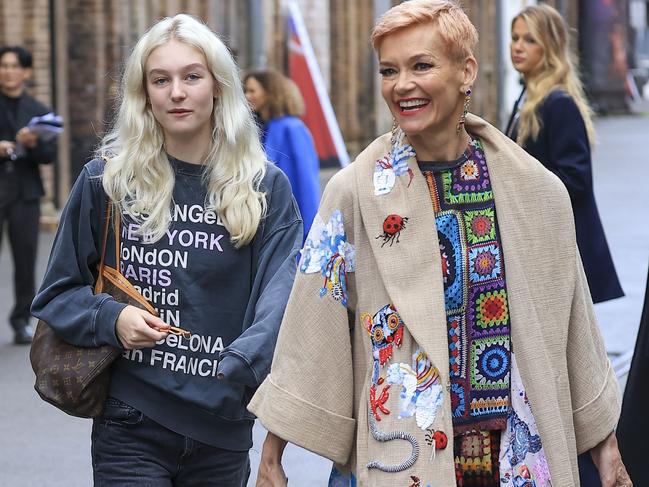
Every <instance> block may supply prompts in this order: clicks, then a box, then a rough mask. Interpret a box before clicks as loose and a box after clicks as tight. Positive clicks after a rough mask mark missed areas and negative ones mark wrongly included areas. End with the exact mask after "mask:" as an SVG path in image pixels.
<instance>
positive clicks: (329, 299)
mask: <svg viewBox="0 0 649 487" xmlns="http://www.w3.org/2000/svg"><path fill="white" fill-rule="evenodd" d="M352 166H353V165H352ZM352 166H349V168H347V169H345V170H342V171H340V172H339V173H338V174H336V175H335V176H334V178H333V179H332V181H331V182H330V183H329V185H328V186H327V188H326V190H325V192H324V195H323V200H322V203H321V205H320V208H319V210H318V214H317V216H316V219H315V221H314V224H313V226H312V228H311V231H310V233H309V236H308V237H307V241H306V243H305V247H304V249H303V250H302V258H301V262H300V266H299V269H300V270H299V272H298V274H297V277H296V279H295V282H294V285H293V289H292V291H291V295H290V298H289V301H288V305H287V308H286V313H285V314H284V320H283V321H282V326H281V328H280V333H279V338H278V342H277V347H276V349H275V355H274V357H273V364H272V367H271V372H270V375H269V376H268V377H267V378H266V380H265V381H264V382H263V384H262V385H261V387H260V388H259V389H258V391H257V393H256V394H255V396H254V397H253V399H252V401H251V402H250V404H249V406H248V409H249V410H250V411H251V412H252V413H254V414H255V415H257V416H258V417H259V418H260V419H261V422H262V423H263V424H264V426H265V427H266V428H267V429H268V430H269V431H271V432H273V433H275V434H276V435H278V436H280V437H281V438H284V439H285V440H288V441H290V442H291V443H295V444H297V445H300V446H301V447H303V448H306V449H308V450H311V451H313V452H315V453H317V454H319V455H322V456H324V457H327V458H329V459H331V460H333V461H335V462H337V463H340V464H344V463H345V462H346V460H347V457H348V456H349V454H350V452H351V448H352V443H353V438H354V431H355V419H354V418H353V397H354V393H353V386H354V383H353V369H352V347H351V339H350V325H349V319H350V318H349V315H348V309H347V307H346V304H348V301H347V300H346V299H350V298H351V295H349V296H347V295H346V294H345V293H346V292H348V291H349V289H350V287H351V286H352V285H353V283H352V282H351V280H352V279H353V273H352V272H351V270H352V269H353V242H351V236H352V235H353V230H352V229H353V226H354V221H353V211H352V210H353V209H352V196H351V191H350V188H349V185H350V184H352V183H351V181H353V175H352V174H350V172H349V171H348V169H351V167H352ZM343 253H344V255H345V263H344V264H343V263H342V262H341V260H340V256H341V255H342V254H343ZM341 266H342V268H343V269H345V268H346V273H345V274H342V273H341V274H339V275H338V277H337V278H336V277H335V276H332V273H330V272H329V271H331V270H332V269H333V268H336V269H339V270H340V269H341ZM342 272H345V271H344V270H343V271H342ZM325 275H326V276H328V277H327V278H325ZM331 279H333V280H335V281H336V283H337V285H339V287H338V288H336V286H333V288H330V287H328V284H327V283H328V282H329V283H331ZM332 291H338V292H337V293H336V292H332Z"/></svg>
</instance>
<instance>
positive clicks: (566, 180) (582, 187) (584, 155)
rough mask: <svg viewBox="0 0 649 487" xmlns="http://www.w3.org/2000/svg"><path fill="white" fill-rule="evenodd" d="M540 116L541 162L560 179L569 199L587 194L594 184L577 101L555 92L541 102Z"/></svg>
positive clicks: (585, 134)
mask: <svg viewBox="0 0 649 487" xmlns="http://www.w3.org/2000/svg"><path fill="white" fill-rule="evenodd" d="M541 118H542V124H543V129H544V133H545V137H544V141H545V142H546V144H547V145H546V150H547V154H546V157H543V158H541V161H542V162H543V163H544V164H545V165H546V167H547V168H548V169H550V171H552V172H553V173H554V174H556V175H557V176H558V177H559V179H561V181H562V182H563V184H564V185H565V186H566V188H567V189H568V193H569V194H570V199H571V200H576V199H579V198H581V197H583V196H585V195H587V194H589V193H590V192H591V191H592V185H593V176H592V166H591V154H590V144H589V142H588V133H587V132H586V125H585V124H584V119H583V117H582V116H581V113H580V112H579V108H578V107H577V104H576V103H575V101H574V100H573V99H572V97H571V96H569V95H568V94H566V93H564V92H563V91H555V92H553V93H551V94H550V95H548V98H547V100H546V101H545V102H544V103H543V106H542V109H541ZM544 159H545V160H544Z"/></svg>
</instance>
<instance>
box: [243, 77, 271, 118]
mask: <svg viewBox="0 0 649 487" xmlns="http://www.w3.org/2000/svg"><path fill="white" fill-rule="evenodd" d="M244 92H245V94H246V100H248V103H250V108H252V109H253V110H254V111H256V112H260V111H261V110H262V109H263V108H264V105H266V102H267V101H268V95H267V94H266V90H264V87H263V86H261V83H260V82H259V81H257V79H256V78H254V77H252V76H250V77H249V78H248V79H247V80H246V83H245V86H244Z"/></svg>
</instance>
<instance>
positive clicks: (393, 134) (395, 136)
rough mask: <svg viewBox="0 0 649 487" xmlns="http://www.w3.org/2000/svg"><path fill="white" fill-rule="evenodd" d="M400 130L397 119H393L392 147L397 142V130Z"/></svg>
mask: <svg viewBox="0 0 649 487" xmlns="http://www.w3.org/2000/svg"><path fill="white" fill-rule="evenodd" d="M398 129H399V124H398V123H397V119H396V118H395V117H392V129H391V130H390V132H391V133H392V137H390V145H394V142H395V141H396V140H397V130H398Z"/></svg>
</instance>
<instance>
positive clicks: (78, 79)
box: [0, 0, 649, 214]
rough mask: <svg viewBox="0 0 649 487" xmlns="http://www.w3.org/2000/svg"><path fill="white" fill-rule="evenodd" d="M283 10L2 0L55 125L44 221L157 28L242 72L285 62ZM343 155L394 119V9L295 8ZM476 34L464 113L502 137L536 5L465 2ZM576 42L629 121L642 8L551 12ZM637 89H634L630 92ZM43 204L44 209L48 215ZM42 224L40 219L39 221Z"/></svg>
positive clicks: (349, 5)
mask: <svg viewBox="0 0 649 487" xmlns="http://www.w3.org/2000/svg"><path fill="white" fill-rule="evenodd" d="M284 2H285V0H137V1H136V0H132V1H129V0H2V2H0V45H4V44H23V45H25V46H26V47H27V48H28V49H30V50H31V51H32V52H33V54H34V66H35V70H34V71H35V72H34V80H33V83H32V87H31V89H30V90H31V92H32V94H34V95H35V96H36V97H37V98H39V99H41V100H42V101H43V102H45V103H47V104H49V105H50V106H53V107H54V108H55V110H56V112H57V113H59V114H60V115H62V116H63V117H64V119H65V123H66V131H65V133H64V135H63V136H62V139H61V144H60V155H59V163H58V164H57V165H56V166H53V167H51V168H50V167H48V168H43V170H44V171H48V172H47V173H46V174H45V178H46V180H47V183H48V188H47V192H48V198H46V199H47V201H49V206H50V210H51V211H50V212H49V213H50V214H54V213H55V211H54V207H59V206H60V205H61V204H62V203H63V202H64V201H65V199H66V198H67V195H68V192H69V188H70V185H71V183H72V182H73V181H74V179H75V178H76V176H77V174H78V173H79V171H80V170H81V167H82V166H83V164H84V163H85V162H86V161H87V160H88V158H89V156H90V154H91V152H92V150H93V149H94V148H95V146H96V144H97V141H98V137H99V136H100V135H101V134H102V133H103V132H104V130H105V129H106V122H107V121H108V120H110V118H111V115H112V110H113V106H114V98H115V93H116V91H117V89H118V79H119V74H120V69H121V66H122V62H123V60H124V59H125V57H126V56H127V54H128V52H129V50H130V49H131V47H132V46H133V44H134V42H135V41H136V39H137V38H138V37H139V36H140V35H141V34H142V33H143V32H144V31H145V30H146V29H147V28H148V26H150V25H151V24H152V23H153V22H155V21H156V20H157V19H159V18H161V17H164V16H169V15H174V14H176V13H178V12H186V13H190V14H194V15H197V16H199V17H201V18H202V19H204V20H205V21H206V22H207V23H208V24H209V25H210V26H211V27H212V28H213V29H214V30H216V31H217V32H218V33H220V34H221V36H222V37H223V39H224V40H225V42H226V43H227V44H228V45H229V46H230V48H231V49H232V51H233V52H234V53H235V55H236V58H237V60H238V62H239V65H240V67H241V69H242V70H244V71H245V70H246V69H251V68H259V67H265V66H270V67H275V68H278V69H280V70H284V69H285V67H286V60H287V44H288V43H287V38H288V34H287V21H286V5H285V3H284ZM297 2H298V4H299V6H300V9H301V11H302V15H303V16H304V20H305V23H306V27H307V30H308V32H309V36H310V38H311V42H312V44H313V47H314V51H315V55H316V58H317V60H318V64H319V66H320V69H321V71H322V74H323V77H324V81H325V84H326V86H327V89H328V92H329V94H330V97H331V101H332V104H333V107H334V111H335V113H336V118H337V120H338V123H339V125H340V128H341V131H342V134H343V137H344V140H345V143H346V145H347V148H348V151H349V153H350V155H351V156H352V157H353V156H354V155H356V154H357V153H358V152H359V151H360V150H361V149H362V148H363V147H364V146H365V145H366V144H367V143H369V142H370V141H371V140H372V139H373V138H374V137H376V135H377V134H380V133H382V132H385V131H387V130H389V127H390V125H391V119H390V116H389V114H388V112H387V108H385V107H384V103H383V101H382V99H381V97H380V93H379V89H378V82H379V78H378V75H377V63H376V57H375V54H374V52H373V51H372V49H371V46H370V44H369V41H368V39H369V34H370V31H371V28H372V25H373V23H374V21H375V19H376V18H377V17H378V16H379V15H381V14H382V13H383V12H384V11H385V10H387V9H388V8H390V7H391V6H392V5H394V4H396V3H399V1H398V0H353V1H352V0H297ZM461 3H462V4H463V5H464V6H465V8H466V9H467V11H468V13H469V16H470V17H471V19H472V20H473V22H474V23H475V25H476V27H477V28H478V31H479V33H480V43H479V46H478V51H477V57H478V62H479V64H480V73H479V76H478V83H477V85H476V87H475V89H474V93H475V95H474V98H473V102H472V106H471V110H472V111H473V112H474V113H477V114H479V115H481V116H483V117H484V118H486V119H487V120H489V121H490V122H491V123H493V124H495V125H496V126H498V127H501V128H502V126H503V124H504V122H505V121H506V117H507V115H508V113H509V111H510V109H511V106H512V104H513V101H514V100H515V98H516V96H517V94H518V92H519V91H520V83H519V80H518V77H517V75H516V73H515V71H514V69H513V68H512V67H511V63H510V61H509V52H508V43H509V29H510V23H511V19H512V17H513V16H514V15H515V14H516V13H517V12H518V11H519V10H520V9H521V8H523V7H524V6H526V5H529V4H535V3H537V2H536V1H533V0H462V1H461ZM547 3H549V4H552V5H553V6H555V7H556V8H557V9H558V10H559V11H560V12H562V14H563V15H564V16H565V18H566V20H567V21H568V23H569V24H570V26H572V27H573V28H574V29H575V31H574V39H573V40H574V46H575V49H577V50H578V52H579V54H580V55H581V71H582V74H583V76H584V82H585V84H586V87H587V89H588V93H589V96H590V97H591V100H592V101H593V103H594V105H595V106H596V107H597V108H598V109H599V110H600V111H602V112H615V111H624V110H626V109H627V107H628V101H629V95H630V94H631V95H632V94H633V87H634V86H635V87H639V88H638V90H637V91H641V88H642V85H643V84H644V82H645V81H646V79H647V77H646V72H647V70H648V68H649V35H648V33H647V24H648V19H647V16H648V7H647V4H649V0H548V1H547ZM633 81H636V83H633ZM47 204H48V203H47V202H46V205H47ZM46 214H47V210H46Z"/></svg>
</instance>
